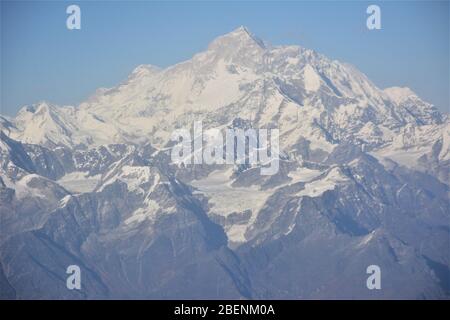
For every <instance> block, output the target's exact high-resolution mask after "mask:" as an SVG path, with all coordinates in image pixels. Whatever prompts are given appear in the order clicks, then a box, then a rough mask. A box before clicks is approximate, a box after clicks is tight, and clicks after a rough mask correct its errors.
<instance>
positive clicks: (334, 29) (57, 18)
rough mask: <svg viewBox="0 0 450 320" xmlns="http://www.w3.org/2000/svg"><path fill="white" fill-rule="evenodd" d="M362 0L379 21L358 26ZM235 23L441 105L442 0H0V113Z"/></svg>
mask: <svg viewBox="0 0 450 320" xmlns="http://www.w3.org/2000/svg"><path fill="white" fill-rule="evenodd" d="M70 4H78V5H79V6H80V8H81V20H82V25H81V30H72V31H71V30H68V29H67V28H66V18H67V14H66V7H67V6H68V5H70ZM369 4H378V5H379V6H380V7H381V15H382V17H381V19H382V30H375V31H369V30H368V29H367V28H366V18H367V14H366V8H367V6H368V5H369ZM240 25H245V26H247V27H248V28H249V30H250V31H252V32H253V33H254V34H255V35H257V36H258V37H260V38H262V39H264V40H266V41H268V42H270V43H272V44H275V45H279V44H296V45H301V46H304V47H307V48H311V49H314V50H316V51H318V52H320V53H323V54H325V55H326V56H328V57H330V58H334V59H338V60H341V61H345V62H349V63H351V64H353V65H355V66H356V67H357V68H358V69H360V70H361V71H362V72H364V73H365V74H366V75H367V76H368V77H369V78H370V79H371V80H372V81H373V82H374V83H375V84H376V85H378V86H379V87H381V88H384V87H389V86H394V85H397V86H408V87H410V88H412V89H413V90H414V91H416V92H417V93H418V94H419V95H420V96H421V97H422V98H424V99H425V100H427V101H430V102H432V103H434V104H435V105H437V106H438V107H439V108H440V109H441V110H447V111H448V108H449V87H450V84H449V72H450V71H449V70H450V66H449V38H450V37H449V2H448V1H443V2H439V1H428V2H420V1H390V2H387V1H384V2H376V1H372V2H363V1H345V2H341V1H315V2H306V1H290V2H279V1H278V2H269V1H264V2H260V1H247V2H244V1H234V2H218V1H198V2H192V1H184V2H174V1H165V2H155V1H128V2H125V1H123V2H122V1H71V2H59V1H58V2H56V1H47V2H43V1H33V2H25V1H14V2H8V1H2V2H1V80H2V82H1V86H2V87H1V88H2V92H1V93H2V95H1V110H0V113H2V114H6V115H10V116H12V115H15V113H16V112H17V110H18V109H19V108H20V107H21V106H23V105H25V104H31V103H35V102H37V101H40V100H47V101H50V102H53V103H57V104H78V103H79V102H81V101H83V100H84V99H86V98H87V97H89V96H90V95H91V94H92V93H93V92H94V91H95V89H97V88H99V87H111V86H114V85H116V84H118V83H119V82H120V81H122V80H123V79H125V78H126V77H127V75H128V74H129V73H130V72H131V71H132V70H133V68H134V67H136V66H137V65H139V64H153V65H158V66H161V67H165V66H169V65H172V64H174V63H177V62H180V61H183V60H186V59H189V58H190V57H191V56H192V55H193V54H194V53H197V52H199V51H202V50H204V49H205V48H206V47H207V45H208V43H209V42H210V41H211V40H213V39H214V38H215V37H217V36H219V35H221V34H224V33H227V32H230V31H232V30H233V29H235V28H237V27H239V26H240Z"/></svg>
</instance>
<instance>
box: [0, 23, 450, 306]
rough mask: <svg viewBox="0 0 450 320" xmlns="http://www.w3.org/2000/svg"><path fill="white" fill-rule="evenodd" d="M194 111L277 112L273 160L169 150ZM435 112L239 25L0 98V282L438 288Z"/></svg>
mask: <svg viewBox="0 0 450 320" xmlns="http://www.w3.org/2000/svg"><path fill="white" fill-rule="evenodd" d="M194 121H202V123H203V126H204V128H206V129H208V128H218V129H220V130H225V129H227V128H240V129H248V128H269V129H270V128H276V129H279V131H280V138H279V139H280V155H279V156H280V168H279V171H278V173H277V174H275V175H272V176H263V175H260V170H259V169H260V168H259V167H258V165H245V164H244V165H218V164H216V165H206V164H201V165H199V164H195V165H194V164H193V165H186V166H179V165H176V164H173V163H172V162H171V157H170V151H171V147H172V146H173V141H171V134H172V132H173V131H174V130H176V129H179V128H191V126H192V124H193V122H194ZM449 128H450V119H449V116H448V114H447V113H441V112H439V111H438V110H437V109H436V108H435V107H434V106H433V105H432V104H430V103H427V102H425V101H423V100H422V99H421V98H420V97H418V96H417V94H415V93H414V92H413V91H412V90H410V89H409V88H400V87H393V88H386V89H380V88H378V87H377V86H376V85H375V84H374V83H372V82H371V81H370V80H369V79H368V78H367V77H366V76H365V75H364V74H363V73H361V72H360V71H358V70H357V69H356V68H355V67H354V66H352V65H350V64H347V63H342V62H339V61H336V60H332V59H329V58H327V57H325V56H324V55H322V54H319V53H317V52H315V51H314V50H310V49H307V48H303V47H300V46H272V45H270V44H269V43H266V42H265V41H262V40H260V39H259V38H257V37H256V36H255V35H253V34H252V33H251V32H250V31H249V30H248V29H247V28H245V27H240V28H238V29H236V30H234V31H232V32H231V33H228V34H225V35H223V36H220V37H218V38H216V39H215V40H213V41H212V42H211V43H210V44H209V46H208V47H207V49H206V50H205V51H203V52H201V53H198V54H196V55H194V56H193V57H192V58H191V59H190V60H188V61H185V62H181V63H179V64H176V65H173V66H170V67H168V68H164V69H161V68H158V67H156V66H152V65H140V66H138V67H137V68H135V69H134V70H133V72H132V73H131V74H130V75H129V76H128V78H127V79H126V80H125V81H124V82H122V83H120V84H119V85H117V86H115V87H113V88H101V89H98V90H97V91H96V92H95V93H94V94H93V95H92V96H91V97H90V98H89V99H87V100H86V101H84V102H82V103H81V104H79V105H77V106H57V105H54V104H51V103H49V102H40V103H36V104H33V105H29V106H25V107H23V108H22V109H21V110H20V111H19V112H18V114H17V115H16V117H14V118H10V117H6V116H0V129H1V133H0V199H1V201H0V217H1V221H0V227H1V237H0V262H1V263H0V288H1V297H2V298H7V299H33V298H38V299H96V298H139V299H166V298H167V299H168V298H171V299H186V298H188V299H318V298H323V299H338V298H344V299H352V298H368V299H378V298H388V299H398V298H409V299H430V298H434V299H436V298H438V299H445V298H447V299H448V298H449V297H450V269H449V268H450V210H449V209H450V208H449V201H448V194H449V176H448V170H449V165H450V130H449ZM74 264H75V265H78V266H80V269H81V272H82V280H81V281H82V282H81V283H82V290H68V289H67V288H66V277H67V274H66V268H67V266H69V265H74ZM369 265H378V266H379V267H380V269H381V272H382V289H381V290H369V289H368V288H367V287H366V279H367V277H368V274H367V273H366V268H367V267H368V266H369Z"/></svg>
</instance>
